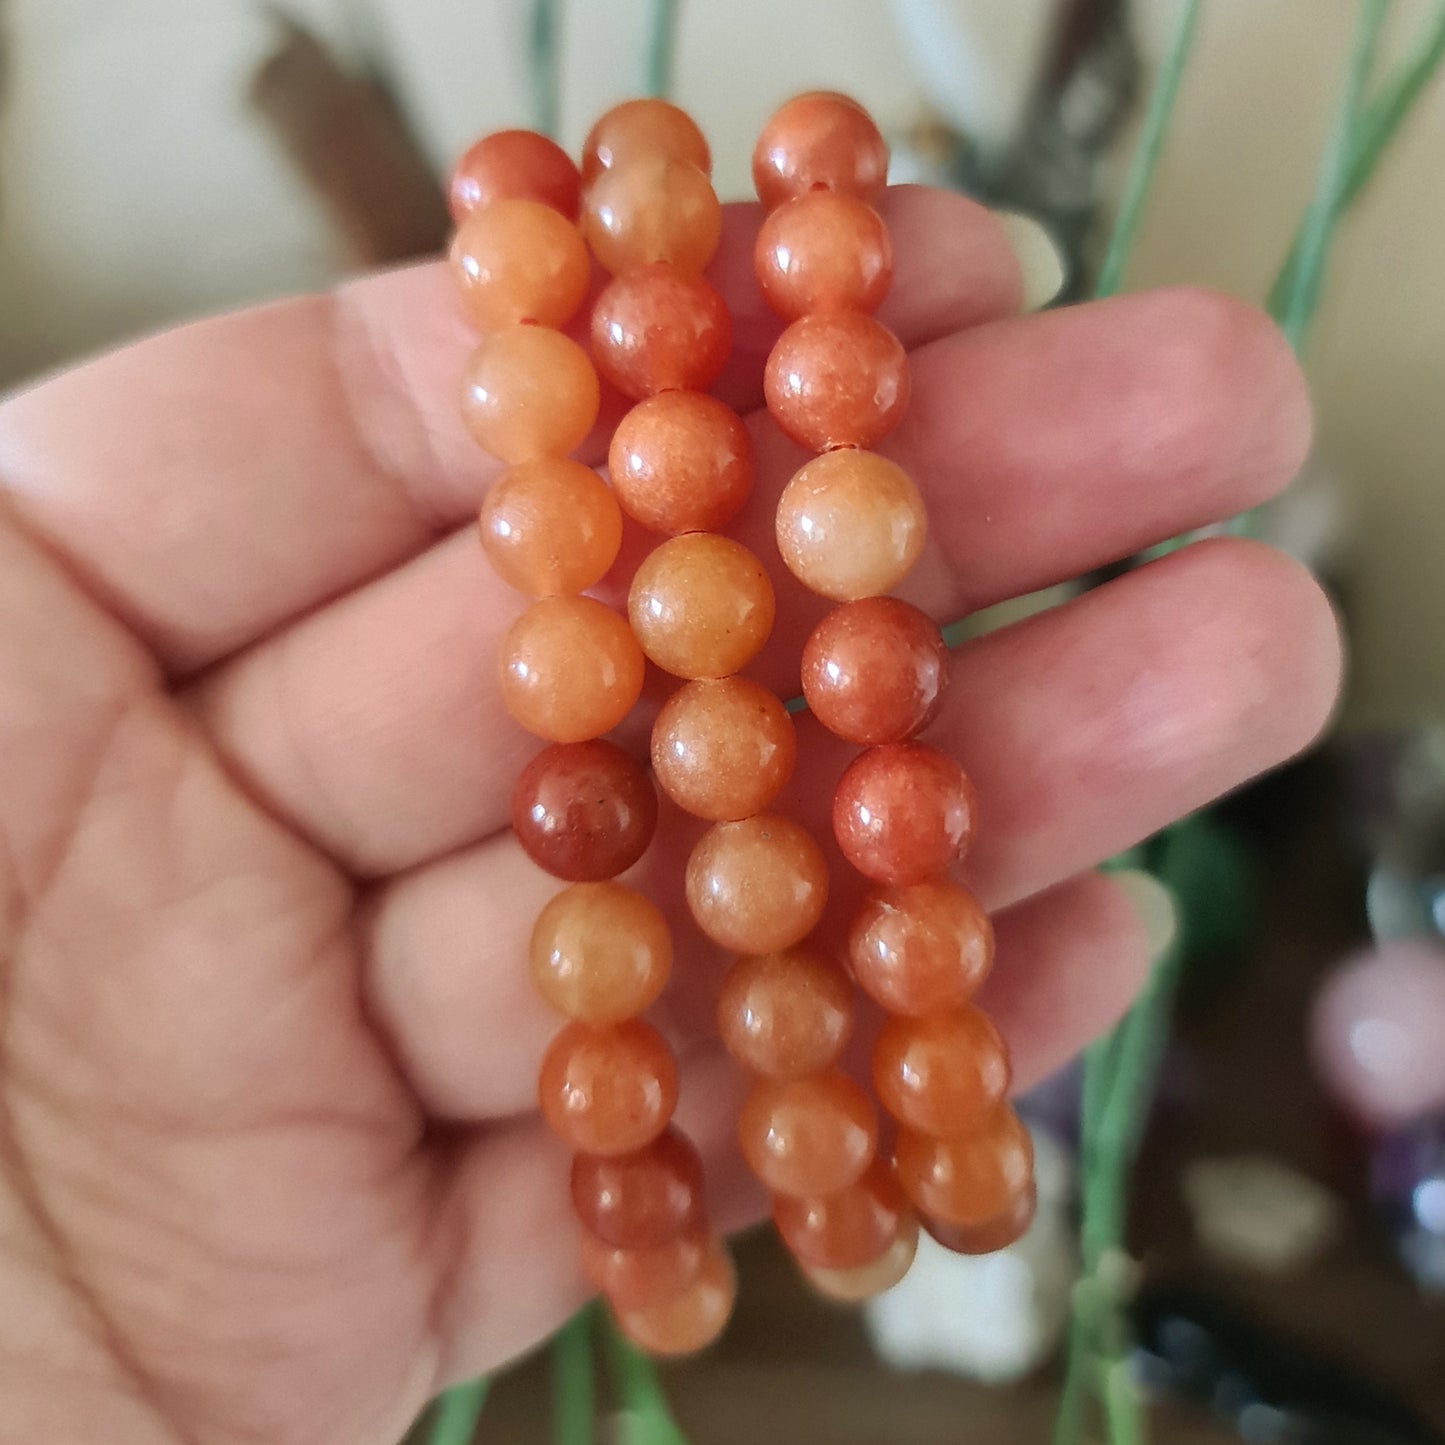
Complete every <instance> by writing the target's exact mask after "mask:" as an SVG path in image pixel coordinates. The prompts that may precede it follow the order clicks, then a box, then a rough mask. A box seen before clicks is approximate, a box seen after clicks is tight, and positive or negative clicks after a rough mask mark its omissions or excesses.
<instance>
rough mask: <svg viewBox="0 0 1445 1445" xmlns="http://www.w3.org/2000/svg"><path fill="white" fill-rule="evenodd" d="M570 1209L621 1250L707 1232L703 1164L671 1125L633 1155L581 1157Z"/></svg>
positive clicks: (575, 1161)
mask: <svg viewBox="0 0 1445 1445" xmlns="http://www.w3.org/2000/svg"><path fill="white" fill-rule="evenodd" d="M572 1207H573V1208H574V1209H575V1210H576V1211H577V1217H578V1219H580V1220H581V1221H582V1224H583V1227H584V1228H586V1229H588V1230H590V1231H591V1232H592V1233H593V1234H595V1235H596V1236H597V1238H598V1239H600V1240H601V1241H602V1242H603V1243H604V1244H611V1245H614V1246H615V1247H616V1248H618V1249H650V1248H653V1247H655V1246H656V1245H659V1244H666V1243H667V1242H668V1240H670V1239H676V1238H677V1237H678V1235H680V1234H696V1233H697V1232H698V1231H700V1230H701V1229H702V1227H703V1223H704V1216H705V1203H704V1199H703V1181H702V1159H701V1157H700V1156H699V1154H698V1152H697V1150H696V1148H694V1146H693V1145H692V1143H691V1142H690V1141H689V1140H688V1139H687V1138H686V1136H685V1135H683V1134H682V1133H681V1132H680V1131H679V1130H677V1129H676V1128H674V1127H673V1126H672V1125H669V1126H668V1127H667V1128H666V1129H664V1130H663V1131H662V1133H661V1134H659V1135H658V1136H657V1138H656V1139H654V1140H653V1141H652V1143H650V1144H648V1145H646V1146H645V1147H644V1148H642V1149H638V1150H636V1151H635V1152H634V1153H631V1154H613V1155H603V1154H579V1155H577V1157H576V1158H575V1159H573V1161H572Z"/></svg>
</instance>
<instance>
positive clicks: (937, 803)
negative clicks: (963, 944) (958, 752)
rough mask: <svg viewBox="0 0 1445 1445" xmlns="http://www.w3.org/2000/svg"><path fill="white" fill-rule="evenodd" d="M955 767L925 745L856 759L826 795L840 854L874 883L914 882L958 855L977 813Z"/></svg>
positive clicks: (887, 748)
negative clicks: (831, 793)
mask: <svg viewBox="0 0 1445 1445" xmlns="http://www.w3.org/2000/svg"><path fill="white" fill-rule="evenodd" d="M977 806H978V805H977V803H976V801H975V799H974V795H973V784H972V783H970V782H969V780H968V776H967V774H965V773H964V771H963V769H962V768H961V767H959V765H958V764H957V763H956V762H955V761H954V760H953V759H952V758H951V757H949V756H948V754H947V753H941V752H939V750H938V749H937V748H931V747H929V746H928V745H927V744H925V743H884V744H883V745H882V746H881V747H876V748H869V749H868V750H867V751H866V752H862V753H859V754H858V756H857V757H856V758H854V759H853V761H852V762H851V763H849V765H848V766H847V768H846V769H844V772H843V776H842V777H841V778H839V779H838V787H837V790H836V791H835V792H834V794H833V833H834V836H835V837H836V838H837V839H838V846H839V848H841V849H842V850H843V856H844V857H845V858H846V859H847V860H848V861H849V862H850V863H851V864H852V865H853V866H854V867H855V868H856V869H857V870H858V871H859V872H860V873H862V874H863V875H864V877H866V878H872V879H875V880H876V881H878V882H880V883H921V882H923V880H924V879H925V878H932V877H933V876H934V875H935V874H937V873H943V872H945V871H947V869H949V868H950V867H952V865H953V864H954V863H956V862H957V861H958V860H959V859H960V858H962V857H963V855H964V852H965V851H966V850H967V848H968V844H969V841H970V839H971V838H972V837H973V820H974V814H975V813H976V812H977Z"/></svg>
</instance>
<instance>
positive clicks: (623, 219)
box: [582, 154, 722, 276]
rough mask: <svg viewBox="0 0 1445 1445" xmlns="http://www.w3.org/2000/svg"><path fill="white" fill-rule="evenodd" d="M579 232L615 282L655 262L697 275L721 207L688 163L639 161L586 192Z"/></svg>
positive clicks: (713, 243)
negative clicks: (619, 277)
mask: <svg viewBox="0 0 1445 1445" xmlns="http://www.w3.org/2000/svg"><path fill="white" fill-rule="evenodd" d="M582 232H583V234H584V235H585V236H586V238H587V244H588V245H589V246H591V247H592V254H593V255H594V256H596V257H597V261H598V264H599V265H601V267H602V269H603V270H604V271H607V272H609V273H611V274H612V275H614V276H616V275H618V274H619V273H620V272H623V271H630V270H632V269H633V268H634V267H637V266H650V265H651V264H652V263H653V262H654V261H665V262H667V264H668V265H669V266H673V267H675V268H676V269H677V270H679V271H684V272H687V273H689V274H696V273H697V272H699V271H701V270H702V269H703V268H704V267H705V266H706V265H707V263H708V262H709V261H711V260H712V258H713V253H714V252H715V251H716V250H717V243H718V240H719V239H720V237H721V236H722V207H721V206H720V205H719V204H718V199H717V196H716V195H715V194H714V192H713V188H712V182H711V181H709V180H708V178H707V176H706V174H705V173H704V172H703V171H700V170H699V169H698V168H697V167H696V166H695V165H693V164H692V163H691V162H690V161H684V160H678V159H676V158H675V157H673V156H666V155H659V154H651V155H639V156H635V157H633V158H631V159H630V160H626V161H623V162H622V163H621V164H619V165H615V166H613V167H611V169H609V170H606V171H604V172H603V173H602V174H600V175H599V176H598V177H597V178H596V179H595V180H594V181H593V182H592V183H591V184H590V185H589V186H588V187H587V193H586V195H584V196H583V198H582Z"/></svg>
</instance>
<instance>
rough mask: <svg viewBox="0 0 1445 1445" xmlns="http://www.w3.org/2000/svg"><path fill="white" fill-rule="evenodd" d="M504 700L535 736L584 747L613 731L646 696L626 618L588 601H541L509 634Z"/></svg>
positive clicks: (504, 654) (505, 650)
mask: <svg viewBox="0 0 1445 1445" xmlns="http://www.w3.org/2000/svg"><path fill="white" fill-rule="evenodd" d="M499 660H500V670H501V679H502V699H503V701H504V702H505V703H506V705H507V711H508V712H509V713H511V715H512V716H513V717H514V718H515V719H516V720H517V722H519V723H520V724H521V725H522V726H523V727H524V728H526V729H527V731H528V732H530V733H535V734H536V735H537V736H538V737H539V738H546V739H547V741H548V742H553V743H580V742H583V741H585V740H586V739H587V738H595V737H600V736H601V735H602V734H603V733H605V732H610V731H611V730H612V729H613V728H615V727H616V726H617V724H618V723H620V722H621V721H622V719H623V718H625V717H626V716H627V714H628V713H629V712H631V711H632V705H633V703H635V702H636V701H637V699H638V696H639V695H640V694H641V692H642V676H643V671H644V663H643V658H642V649H641V648H640V647H638V645H637V639H636V638H635V637H634V636H633V635H632V629H631V628H630V627H628V625H627V619H626V618H625V617H622V616H621V615H620V614H618V613H616V612H614V611H613V610H612V609H611V608H610V607H604V606H603V605H602V604H601V603H600V602H596V601H594V600H593V599H592V598H590V597H544V598H543V599H542V600H541V601H540V602H534V603H533V604H532V605H531V606H530V607H529V608H528V609H527V610H526V611H525V612H524V613H523V614H522V615H521V616H520V617H519V618H518V619H517V620H516V621H515V622H514V623H513V624H512V625H511V627H510V628H508V629H507V634H506V636H505V637H504V638H503V639H502V645H501V650H500V654H499Z"/></svg>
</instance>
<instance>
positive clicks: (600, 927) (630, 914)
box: [530, 883, 672, 1024]
mask: <svg viewBox="0 0 1445 1445" xmlns="http://www.w3.org/2000/svg"><path fill="white" fill-rule="evenodd" d="M530 961H531V968H532V982H533V984H534V985H535V986H536V989H537V992H538V993H539V994H541V996H542V998H543V1000H544V1001H545V1002H546V1003H548V1004H550V1005H551V1007H552V1008H554V1009H556V1010H557V1012H558V1013H560V1014H564V1015H565V1016H566V1017H567V1018H572V1019H580V1020H581V1021H582V1022H584V1023H589V1024H609V1023H617V1022H618V1021H619V1020H621V1019H627V1018H632V1017H633V1016H634V1015H636V1014H640V1013H642V1012H643V1010H644V1009H648V1008H651V1007H652V1005H653V1004H654V1003H656V1002H657V999H658V996H659V995H660V994H661V993H662V990H663V988H664V986H665V985H666V983H667V976H668V974H669V973H670V972H671V970H672V935H671V934H670V933H669V932H668V929H667V922H666V920H665V919H664V918H663V916H662V914H661V913H660V912H659V911H658V909H657V908H656V906H655V905H654V904H652V903H650V902H648V900H647V899H646V898H644V897H643V896H642V895H641V894H640V893H637V892H635V891H634V890H633V889H631V888H627V887H624V886H623V885H622V884H621V883H577V884H574V885H573V886H572V887H571V888H564V889H563V890H562V891H561V892H560V893H559V894H557V896H556V897H555V898H553V899H551V901H550V902H549V903H548V904H547V906H546V907H545V908H544V909H543V910H542V912H541V913H540V914H539V915H538V917H537V922H536V925H535V926H534V927H533V929H532V943H531V950H530Z"/></svg>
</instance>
